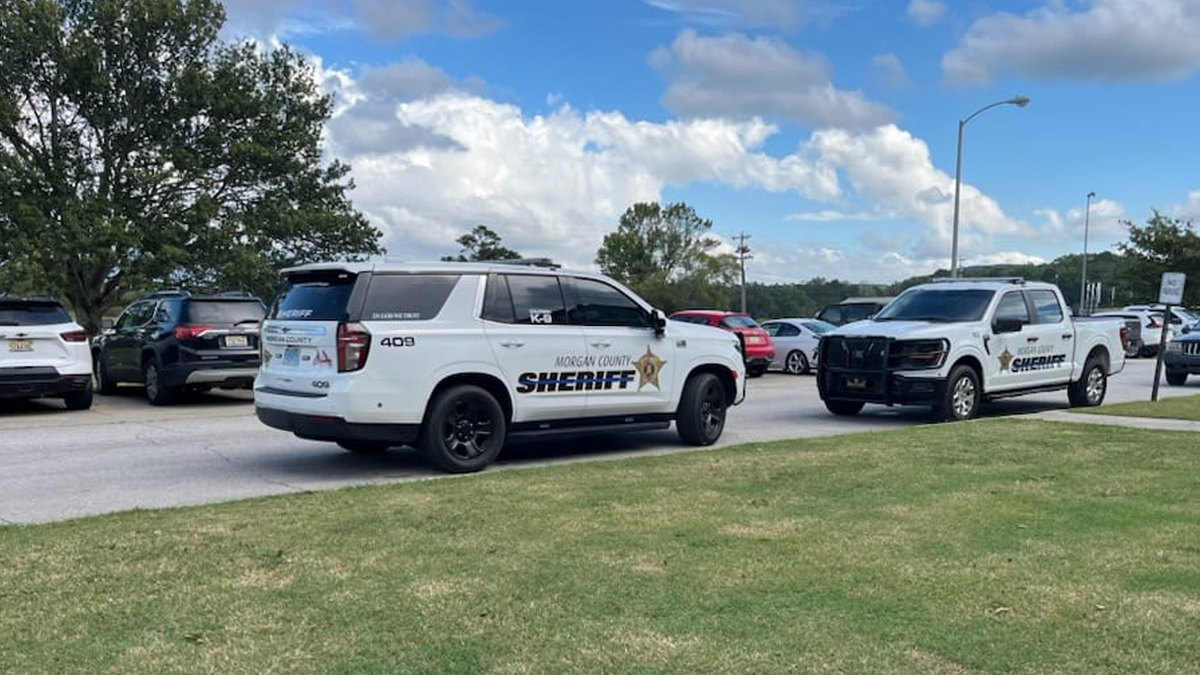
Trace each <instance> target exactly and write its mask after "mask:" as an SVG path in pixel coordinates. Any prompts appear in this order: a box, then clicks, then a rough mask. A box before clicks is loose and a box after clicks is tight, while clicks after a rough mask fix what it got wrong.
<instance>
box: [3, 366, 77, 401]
mask: <svg viewBox="0 0 1200 675" xmlns="http://www.w3.org/2000/svg"><path fill="white" fill-rule="evenodd" d="M91 383H92V376H91V374H90V373H89V374H87V375H63V374H60V373H59V372H58V369H56V368H53V367H31V368H0V398H39V397H42V396H62V395H63V394H69V393H71V392H73V391H84V390H86V389H87V388H88V387H89V386H91Z"/></svg>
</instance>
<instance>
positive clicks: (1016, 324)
mask: <svg viewBox="0 0 1200 675" xmlns="http://www.w3.org/2000/svg"><path fill="white" fill-rule="evenodd" d="M1024 325H1025V323H1024V322H1023V321H1021V320H1020V319H1011V318H1005V317H997V318H995V319H992V332H993V333H1017V332H1020V330H1021V326H1024Z"/></svg>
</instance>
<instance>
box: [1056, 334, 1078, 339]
mask: <svg viewBox="0 0 1200 675" xmlns="http://www.w3.org/2000/svg"><path fill="white" fill-rule="evenodd" d="M1060 337H1061V338H1062V339H1064V340H1070V339H1071V338H1073V337H1075V336H1074V335H1072V334H1070V333H1063V334H1062V335H1061V336H1060Z"/></svg>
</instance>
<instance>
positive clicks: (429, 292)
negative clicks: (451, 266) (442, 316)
mask: <svg viewBox="0 0 1200 675" xmlns="http://www.w3.org/2000/svg"><path fill="white" fill-rule="evenodd" d="M459 278H460V275H457V274H376V275H374V276H373V277H371V285H370V287H369V288H368V289H367V300H366V304H365V305H363V309H362V318H363V319H364V320H368V321H426V320H428V319H432V318H433V317H435V316H437V315H438V313H439V312H441V311H442V306H443V305H445V304H446V298H448V297H450V292H451V291H453V290H454V287H455V286H456V285H457V284H458V280H459Z"/></svg>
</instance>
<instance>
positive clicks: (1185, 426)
mask: <svg viewBox="0 0 1200 675" xmlns="http://www.w3.org/2000/svg"><path fill="white" fill-rule="evenodd" d="M1033 417H1036V418H1038V419H1043V420H1046V421H1049V422H1071V423H1074V424H1102V425H1107V426H1112V427H1134V428H1137V429H1165V430H1168V431H1192V432H1200V422H1191V421H1189V420H1173V419H1158V418H1154V417H1124V416H1120V415H1091V414H1086V413H1073V412H1068V411H1066V410H1048V411H1046V412H1041V413H1034V414H1033Z"/></svg>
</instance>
